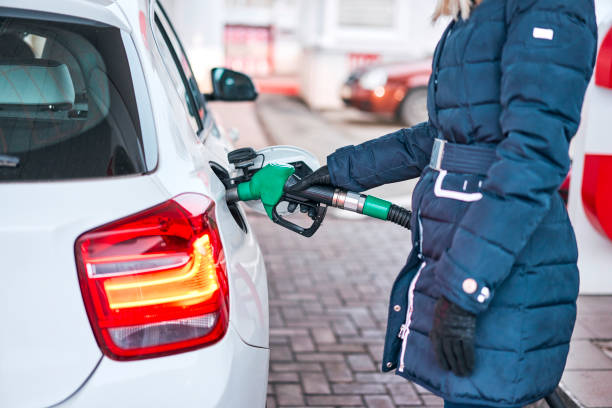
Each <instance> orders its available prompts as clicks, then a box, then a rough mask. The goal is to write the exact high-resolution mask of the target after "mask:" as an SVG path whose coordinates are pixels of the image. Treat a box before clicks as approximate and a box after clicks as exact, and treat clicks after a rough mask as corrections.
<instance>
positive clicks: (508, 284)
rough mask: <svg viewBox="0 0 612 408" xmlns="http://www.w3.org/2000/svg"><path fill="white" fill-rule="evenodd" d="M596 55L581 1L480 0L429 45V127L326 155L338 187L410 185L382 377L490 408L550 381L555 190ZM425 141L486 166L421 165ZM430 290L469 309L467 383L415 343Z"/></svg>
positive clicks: (569, 261) (570, 278) (573, 255)
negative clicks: (409, 219) (482, 153)
mask: <svg viewBox="0 0 612 408" xmlns="http://www.w3.org/2000/svg"><path fill="white" fill-rule="evenodd" d="M596 46H597V31H596V22H595V13H594V7H593V0H484V1H483V2H482V4H481V5H480V6H478V7H477V8H475V9H474V11H473V13H472V15H471V16H470V18H469V19H468V20H465V21H464V20H461V19H459V20H458V21H456V22H453V23H451V24H450V26H449V27H448V29H447V30H446V32H445V34H444V35H443V37H442V40H441V41H440V43H439V44H438V47H437V49H436V52H435V54H434V62H433V74H432V78H431V80H430V84H429V98H428V108H429V115H430V120H429V122H428V123H424V124H420V125H417V126H415V127H412V128H410V129H402V130H400V131H398V132H396V133H392V134H390V135H387V136H383V137H381V138H379V139H375V140H372V141H369V142H366V143H363V144H361V145H359V146H347V147H344V148H342V149H339V150H338V151H336V152H335V153H333V154H332V155H330V156H329V157H328V166H329V170H330V174H331V177H332V182H333V183H334V184H335V185H338V186H342V187H344V188H347V189H350V190H357V191H362V190H366V189H369V188H372V187H374V186H377V185H381V184H385V183H390V182H395V181H400V180H405V179H410V178H414V177H419V176H421V180H420V181H419V183H418V185H417V187H416V189H415V191H414V193H413V200H412V203H413V212H414V214H416V216H415V217H413V223H412V231H413V250H412V252H411V254H410V256H409V258H408V262H407V264H406V266H405V267H404V269H403V270H402V271H401V273H400V275H399V276H398V278H397V280H396V282H395V284H394V287H393V291H392V293H391V303H390V306H389V320H388V326H387V336H386V341H385V352H384V361H383V370H385V371H389V370H391V369H394V368H397V374H399V375H401V376H404V377H405V378H408V379H410V380H413V381H415V382H417V383H418V384H421V385H422V386H424V387H426V388H428V389H430V390H432V391H433V392H434V393H436V394H437V395H440V396H442V397H443V398H444V399H447V400H449V401H452V402H456V403H466V404H488V405H493V406H499V407H508V406H516V405H524V404H528V403H530V402H532V401H535V400H538V399H540V398H542V397H544V396H546V395H547V394H549V393H550V392H552V391H553V390H554V388H555V387H556V385H557V384H558V382H559V380H560V378H561V374H562V372H563V368H564V366H565V361H566V357H567V353H568V349H569V341H570V337H571V334H572V330H573V327H574V322H575V317H576V298H577V295H578V280H579V278H578V269H577V267H576V260H577V249H576V242H575V237H574V233H573V230H572V227H571V225H570V222H569V220H568V217H567V213H566V210H565V207H564V205H563V202H562V200H561V198H560V196H559V195H558V194H557V193H556V190H557V188H558V186H559V185H560V184H561V182H562V181H563V179H564V177H565V175H566V174H567V172H568V170H569V164H570V160H569V157H568V146H569V143H570V140H571V138H572V137H573V136H574V134H575V133H576V130H577V128H578V124H579V121H580V111H581V107H582V103H583V97H584V93H585V90H586V87H587V84H588V83H589V80H590V78H591V74H592V70H593V65H594V60H595V53H596ZM436 137H437V138H442V139H445V140H447V141H448V142H449V143H457V144H462V145H481V146H488V147H490V148H491V149H494V150H495V155H496V159H495V161H494V163H493V165H492V166H491V167H490V168H489V169H488V171H487V172H486V175H476V174H461V173H452V172H448V174H445V175H443V174H442V173H441V172H440V171H437V170H433V169H432V168H430V167H428V163H429V158H430V154H431V150H432V143H433V139H434V138H436ZM442 177H443V180H442V179H441V178H442ZM436 181H438V184H439V185H438V188H439V189H436V188H435V185H436ZM442 190H444V191H446V192H449V191H450V192H451V194H450V196H449V195H446V196H445V195H442V194H440V191H442ZM452 192H457V193H465V197H468V196H469V197H472V198H473V197H474V194H476V195H478V197H479V199H477V200H473V201H472V200H463V199H462V197H464V195H462V194H454V195H453V194H452ZM478 193H480V194H478ZM455 196H456V197H455ZM466 280H469V283H471V284H473V281H475V282H476V283H477V287H476V290H474V287H473V286H474V285H470V284H468V285H465V284H464V282H465V281H466ZM472 280H473V281H472ZM442 295H443V296H445V297H446V298H448V299H449V300H450V301H452V302H453V303H455V304H457V305H459V306H460V307H462V308H463V309H465V310H468V311H471V312H473V313H475V314H477V328H476V334H477V336H476V367H475V370H474V372H473V374H472V375H471V376H469V377H464V378H460V377H456V376H455V375H453V374H452V373H451V372H448V371H443V370H442V369H440V368H439V366H438V364H437V363H436V358H435V355H434V352H433V350H432V346H431V342H430V340H429V338H428V334H429V331H430V330H431V326H432V317H433V308H434V304H435V302H436V300H437V299H438V298H439V297H440V296H442ZM402 325H406V326H407V330H406V329H403V330H402V332H403V335H402V337H403V338H401V337H399V336H398V335H399V334H400V328H401V326H402Z"/></svg>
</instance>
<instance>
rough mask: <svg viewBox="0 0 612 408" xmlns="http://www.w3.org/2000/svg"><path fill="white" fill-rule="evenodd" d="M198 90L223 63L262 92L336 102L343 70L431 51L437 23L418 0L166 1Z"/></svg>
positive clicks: (324, 105) (323, 104)
mask: <svg viewBox="0 0 612 408" xmlns="http://www.w3.org/2000/svg"><path fill="white" fill-rule="evenodd" d="M164 4H165V5H166V8H167V11H168V13H169V14H170V15H171V17H172V19H173V21H174V22H175V25H176V29H177V31H179V34H180V35H181V37H182V38H183V39H184V41H185V43H186V44H185V46H186V47H187V48H188V52H189V55H190V58H191V60H192V65H193V68H194V71H195V74H196V77H197V78H198V81H199V82H200V83H201V84H202V86H203V88H207V87H208V86H209V82H210V81H209V71H210V68H212V67H215V66H221V65H223V66H227V67H229V68H234V69H236V70H240V71H244V72H246V73H248V74H250V75H252V76H253V77H254V78H255V79H256V80H257V82H258V85H259V86H260V88H261V89H262V90H263V91H266V90H272V91H274V90H281V91H284V92H294V93H299V94H300V95H301V96H302V97H303V98H304V100H305V101H306V102H307V103H308V104H309V105H310V106H311V107H313V108H317V109H330V108H331V109H333V108H338V107H340V106H341V100H340V97H339V90H340V87H341V85H342V82H343V81H344V80H345V79H346V77H347V76H348V75H349V73H350V71H351V70H352V69H354V68H356V67H358V66H360V65H363V64H368V63H374V62H379V61H395V60H416V59H421V58H426V57H428V56H429V55H431V54H432V52H433V49H434V46H435V44H436V42H437V40H438V39H439V37H440V34H441V32H442V29H443V27H444V24H441V23H438V24H436V25H433V24H432V23H431V15H432V12H433V6H434V2H429V1H427V2H423V1H418V0H165V1H164Z"/></svg>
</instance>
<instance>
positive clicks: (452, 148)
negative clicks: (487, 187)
mask: <svg viewBox="0 0 612 408" xmlns="http://www.w3.org/2000/svg"><path fill="white" fill-rule="evenodd" d="M496 160H497V157H496V155H495V147H493V146H491V147H489V146H483V145H480V146H478V145H463V144H457V143H450V142H448V141H446V140H443V139H434V145H433V149H432V150H431V160H430V161H429V167H431V168H432V169H434V170H438V171H440V170H446V171H448V172H451V173H467V174H478V175H482V176H485V175H486V174H487V172H488V171H489V167H491V165H492V164H493V163H494V162H495V161H496Z"/></svg>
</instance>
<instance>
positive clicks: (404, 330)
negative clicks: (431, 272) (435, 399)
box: [398, 262, 427, 373]
mask: <svg viewBox="0 0 612 408" xmlns="http://www.w3.org/2000/svg"><path fill="white" fill-rule="evenodd" d="M425 265H427V263H426V262H423V263H422V264H421V267H420V268H419V270H418V272H417V273H416V275H414V278H413V279H412V282H410V288H409V289H408V307H407V308H406V322H405V323H404V324H402V327H400V331H399V334H398V337H399V338H401V339H402V354H401V355H400V366H399V372H400V373H403V372H404V357H405V356H406V344H407V343H408V335H409V334H410V323H411V321H412V311H413V308H414V288H415V286H416V283H417V280H418V279H419V276H420V275H421V271H422V270H423V268H424V267H425Z"/></svg>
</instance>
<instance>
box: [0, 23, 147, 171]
mask: <svg viewBox="0 0 612 408" xmlns="http://www.w3.org/2000/svg"><path fill="white" fill-rule="evenodd" d="M145 171H146V164H145V160H144V154H143V147H142V132H141V126H140V118H139V111H138V108H137V104H136V96H135V93H134V86H133V79H132V76H131V71H130V62H129V61H128V56H127V55H126V51H125V46H124V42H123V38H122V36H121V32H120V30H119V29H117V28H114V27H107V26H100V25H96V26H93V25H89V24H87V23H79V24H77V23H67V22H58V21H55V22H52V21H43V20H37V19H25V18H13V17H3V16H0V180H2V181H22V180H62V179H74V178H90V177H111V176H119V175H128V174H137V173H144V172H145Z"/></svg>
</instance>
